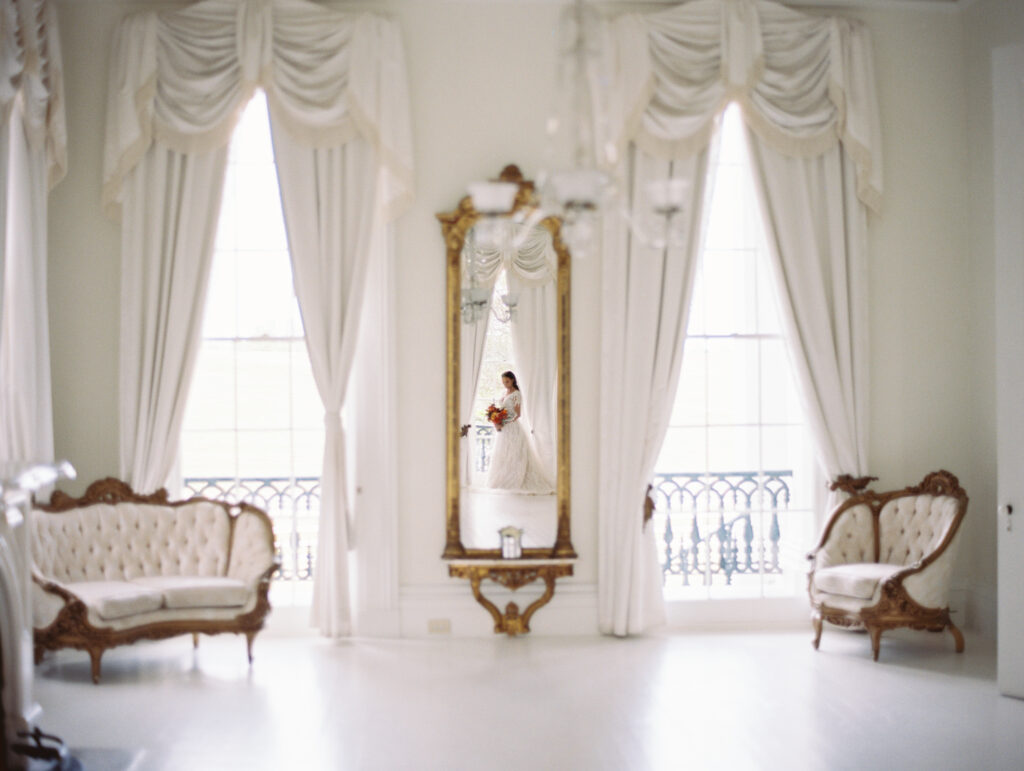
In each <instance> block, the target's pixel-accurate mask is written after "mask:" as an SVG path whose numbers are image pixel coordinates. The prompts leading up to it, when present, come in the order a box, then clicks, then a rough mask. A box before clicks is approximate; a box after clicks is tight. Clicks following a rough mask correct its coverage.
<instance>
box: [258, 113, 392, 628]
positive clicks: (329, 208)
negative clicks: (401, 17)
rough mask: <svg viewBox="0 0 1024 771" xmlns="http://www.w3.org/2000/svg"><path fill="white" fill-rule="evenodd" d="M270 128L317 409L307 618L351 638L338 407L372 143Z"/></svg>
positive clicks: (369, 196)
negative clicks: (319, 441) (316, 488)
mask: <svg viewBox="0 0 1024 771" xmlns="http://www.w3.org/2000/svg"><path fill="white" fill-rule="evenodd" d="M272 128H273V135H274V159H275V161H276V162H277V173H278V179H279V181H280V184H281V201H282V203H283V207H284V219H285V226H286V228H287V231H288V248H289V251H290V252H291V258H292V271H293V274H294V276H295V293H296V296H297V297H298V300H299V309H300V311H301V313H302V322H303V327H304V328H305V331H306V347H307V349H308V351H309V358H310V362H311V363H312V368H313V378H314V379H315V380H316V385H317V390H318V391H319V392H320V399H321V400H322V401H323V407H324V427H325V448H324V463H323V474H322V476H321V481H320V490H321V493H320V530H319V534H318V539H319V544H318V552H317V562H316V564H317V574H316V577H315V582H314V584H313V619H314V624H316V625H317V626H318V627H319V628H320V629H321V631H322V632H323V633H324V634H326V635H328V636H330V637H339V636H343V635H347V634H350V633H351V624H352V618H351V608H350V598H349V591H348V581H349V575H348V573H349V571H348V550H349V544H350V540H351V535H350V527H351V524H352V522H351V516H352V514H351V507H350V506H349V502H348V495H349V489H348V485H347V482H346V473H345V472H346V460H345V435H344V428H343V426H342V419H341V409H342V406H343V405H344V403H345V394H346V391H347V388H348V384H349V379H350V374H351V369H352V360H353V356H354V355H355V349H356V343H357V342H358V330H359V318H360V312H361V309H362V300H363V293H364V288H365V285H366V272H367V266H368V264H369V260H370V257H371V254H373V251H372V247H373V246H374V244H373V240H374V235H375V233H376V232H377V231H378V228H376V227H375V225H376V223H375V221H374V214H375V210H376V206H375V198H376V195H375V190H376V175H377V168H376V163H375V161H374V153H373V149H372V147H370V146H369V145H368V144H367V143H366V142H364V141H358V140H356V141H352V142H348V143H347V144H345V145H343V146H342V147H334V148H325V149H317V148H309V147H304V146H303V145H301V144H299V143H298V142H296V141H295V140H294V139H293V138H292V137H291V136H290V135H289V134H288V131H287V130H286V129H285V130H282V129H281V128H280V127H278V126H275V125H273V122H272ZM373 256H376V257H378V258H379V257H380V255H379V254H374V255H373Z"/></svg>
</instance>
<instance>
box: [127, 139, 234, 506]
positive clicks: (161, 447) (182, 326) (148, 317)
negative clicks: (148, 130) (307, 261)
mask: <svg viewBox="0 0 1024 771" xmlns="http://www.w3.org/2000/svg"><path fill="white" fill-rule="evenodd" d="M227 157H228V150H227V146H224V147H220V148H218V149H215V150H213V151H211V152H206V153H191V154H186V153H180V152H178V151H176V150H170V149H167V148H163V147H159V146H156V147H153V148H152V149H151V150H150V152H148V153H146V155H145V156H144V157H143V158H142V160H141V161H139V163H138V164H136V166H135V167H134V169H132V171H131V173H130V174H129V175H128V178H127V179H126V180H125V183H124V184H125V187H126V189H127V195H126V196H125V202H124V225H123V227H122V229H121V348H120V382H119V385H120V394H121V400H120V406H121V476H122V478H124V479H129V480H131V483H132V485H133V487H134V488H135V489H136V490H138V491H139V492H143V493H150V492H153V491H154V490H158V489H160V488H161V487H163V486H164V485H165V484H166V483H167V477H168V476H169V475H170V473H171V468H172V467H173V465H174V461H175V459H176V457H177V453H178V440H179V439H180V436H181V422H182V420H183V418H184V417H185V404H186V402H187V400H188V389H189V385H190V384H191V382H192V370H193V368H194V365H195V358H196V354H197V353H198V350H199V349H198V343H199V335H200V333H201V331H202V326H203V308H204V307H205V301H206V287H207V282H208V279H209V275H210V263H211V260H212V257H213V242H214V238H215V237H216V235H217V221H218V219H219V217H220V200H221V192H222V190H223V186H224V172H225V169H226V167H227Z"/></svg>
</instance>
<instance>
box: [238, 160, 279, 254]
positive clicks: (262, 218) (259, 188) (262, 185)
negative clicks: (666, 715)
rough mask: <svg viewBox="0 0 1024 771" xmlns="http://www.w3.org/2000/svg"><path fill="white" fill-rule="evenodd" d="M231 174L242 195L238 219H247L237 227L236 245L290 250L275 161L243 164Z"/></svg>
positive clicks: (248, 247)
mask: <svg viewBox="0 0 1024 771" xmlns="http://www.w3.org/2000/svg"><path fill="white" fill-rule="evenodd" d="M232 173H233V174H234V175H235V181H236V184H237V190H238V195H239V199H238V207H239V212H238V217H239V221H244V222H245V226H244V227H239V228H237V233H236V238H237V248H239V249H275V250H285V249H287V248H288V240H287V238H286V237H285V230H284V219H283V218H282V216H281V198H280V194H279V193H278V191H277V173H276V171H275V170H274V166H273V164H262V163H261V164H249V163H240V164H238V165H237V166H236V167H235V169H234V170H233V172H232ZM243 191H244V192H243ZM243 196H244V197H243Z"/></svg>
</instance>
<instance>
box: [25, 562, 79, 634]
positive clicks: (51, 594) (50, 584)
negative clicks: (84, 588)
mask: <svg viewBox="0 0 1024 771" xmlns="http://www.w3.org/2000/svg"><path fill="white" fill-rule="evenodd" d="M76 602H77V603H81V600H80V599H79V598H78V597H77V596H76V595H75V593H74V592H72V591H71V590H70V589H68V588H67V587H66V586H65V585H64V584H62V583H61V582H60V581H56V580H54V579H52V578H47V577H46V576H44V575H43V574H42V573H40V572H39V570H38V568H36V567H35V566H33V567H32V626H33V627H34V628H36V629H44V628H46V627H48V626H49V625H50V624H52V623H53V622H54V620H55V619H56V618H57V616H58V615H59V614H60V612H61V611H62V610H64V608H66V607H68V606H69V605H72V604H73V603H76Z"/></svg>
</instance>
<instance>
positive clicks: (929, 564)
mask: <svg viewBox="0 0 1024 771" xmlns="http://www.w3.org/2000/svg"><path fill="white" fill-rule="evenodd" d="M959 544H960V533H959V532H957V533H956V535H954V536H953V539H952V541H950V543H949V545H948V546H947V547H946V548H945V549H944V550H943V551H941V552H939V553H938V554H933V555H929V557H928V558H925V559H923V560H918V561H917V562H915V563H914V564H912V565H908V566H907V567H906V568H905V569H903V570H901V571H900V572H899V573H897V574H896V575H894V576H892V577H891V578H890V579H889V580H890V581H895V582H899V583H901V584H902V585H903V588H904V589H905V590H906V592H907V594H908V595H909V596H910V598H911V599H912V600H913V601H914V602H916V603H917V604H918V605H920V606H921V607H923V608H945V607H946V606H948V605H949V587H950V584H951V583H952V581H953V568H954V566H955V564H956V555H957V550H958V549H959Z"/></svg>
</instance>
